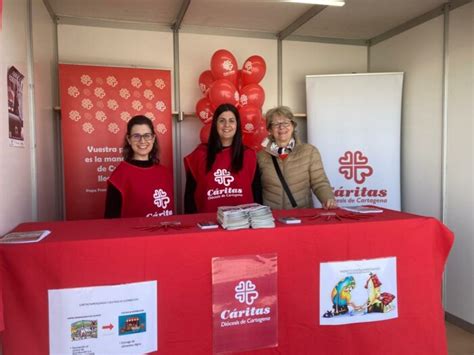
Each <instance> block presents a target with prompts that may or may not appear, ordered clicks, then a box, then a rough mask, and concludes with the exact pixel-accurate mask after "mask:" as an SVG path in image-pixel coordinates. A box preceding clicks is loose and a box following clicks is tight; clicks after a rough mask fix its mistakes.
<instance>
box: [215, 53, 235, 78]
mask: <svg viewBox="0 0 474 355" xmlns="http://www.w3.org/2000/svg"><path fill="white" fill-rule="evenodd" d="M237 70H238V68H237V60H236V59H235V57H234V56H233V54H232V53H231V52H229V51H228V50H225V49H219V50H218V51H216V52H215V53H214V54H213V55H212V58H211V71H212V75H213V76H214V78H215V79H226V80H229V81H230V82H231V83H233V84H234V85H237Z"/></svg>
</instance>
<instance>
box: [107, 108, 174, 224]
mask: <svg viewBox="0 0 474 355" xmlns="http://www.w3.org/2000/svg"><path fill="white" fill-rule="evenodd" d="M122 154H123V158H124V161H123V162H121V163H120V164H119V165H118V166H117V168H116V169H115V171H114V172H113V173H112V175H111V176H110V178H109V180H108V182H107V196H106V202H105V218H119V217H158V216H169V215H172V214H173V205H174V201H173V176H172V175H171V174H170V173H169V171H168V170H167V169H166V168H165V167H163V166H162V165H160V163H159V159H158V154H159V145H158V139H157V137H156V135H155V130H154V129H153V124H152V122H151V120H150V119H149V118H148V117H145V116H135V117H133V118H132V119H131V120H130V121H128V124H127V133H126V134H125V139H124V145H123V151H122Z"/></svg>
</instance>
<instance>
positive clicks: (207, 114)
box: [196, 97, 214, 124]
mask: <svg viewBox="0 0 474 355" xmlns="http://www.w3.org/2000/svg"><path fill="white" fill-rule="evenodd" d="M213 114H214V110H213V109H212V106H211V102H210V101H209V99H208V98H207V97H203V98H202V99H200V100H199V101H198V102H197V103H196V116H197V117H198V118H199V119H200V120H201V122H202V123H204V124H206V123H209V122H211V121H212V115H213Z"/></svg>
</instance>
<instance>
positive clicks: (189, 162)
mask: <svg viewBox="0 0 474 355" xmlns="http://www.w3.org/2000/svg"><path fill="white" fill-rule="evenodd" d="M231 162H232V149H231V148H226V149H223V150H222V151H221V152H219V153H218V154H217V155H216V160H215V161H214V164H213V165H212V169H211V170H210V171H209V172H206V163H207V145H204V144H201V145H199V146H198V147H197V148H196V149H195V150H194V151H193V152H192V153H191V154H189V155H188V156H186V157H185V158H184V166H185V168H186V171H187V172H191V174H192V175H193V177H194V179H195V180H196V191H195V192H194V199H195V202H196V207H197V211H198V212H199V213H203V212H216V211H217V207H219V206H235V205H240V204H243V203H251V202H253V194H252V182H253V178H254V175H255V170H256V167H257V155H256V154H255V152H254V151H253V150H251V149H245V150H244V161H243V167H242V169H241V170H240V171H239V172H233V171H231Z"/></svg>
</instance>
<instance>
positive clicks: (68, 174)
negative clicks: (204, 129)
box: [59, 64, 173, 219]
mask: <svg viewBox="0 0 474 355" xmlns="http://www.w3.org/2000/svg"><path fill="white" fill-rule="evenodd" d="M59 78H60V90H61V117H62V140H63V158H64V181H65V198H66V218H67V219H90V218H102V216H103V214H104V201H105V191H106V188H107V185H106V180H107V178H108V177H109V176H110V174H111V172H112V171H113V169H114V168H115V166H116V165H118V164H119V162H120V160H121V147H122V144H123V139H124V135H125V133H126V125H127V122H128V120H130V118H131V117H133V116H135V115H145V116H147V117H148V118H150V119H151V120H152V121H153V125H154V127H155V131H156V133H157V137H158V141H159V144H160V150H161V154H160V160H161V163H162V164H163V165H164V166H166V167H167V168H169V169H170V171H172V168H173V147H172V121H171V110H172V107H171V81H170V80H171V74H170V71H169V70H156V69H137V68H117V67H101V66H85V65H71V64H61V65H60V66H59Z"/></svg>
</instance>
